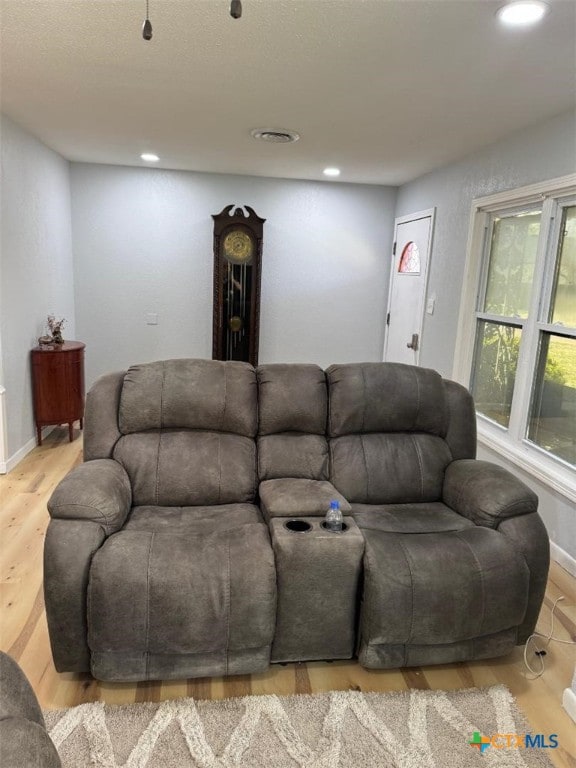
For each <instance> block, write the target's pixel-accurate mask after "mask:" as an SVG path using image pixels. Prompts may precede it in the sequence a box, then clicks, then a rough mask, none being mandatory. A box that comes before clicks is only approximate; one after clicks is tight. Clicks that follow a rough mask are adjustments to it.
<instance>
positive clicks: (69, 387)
mask: <svg viewBox="0 0 576 768" xmlns="http://www.w3.org/2000/svg"><path fill="white" fill-rule="evenodd" d="M85 346H86V345H85V344H82V342H81V341H65V342H64V344H62V346H60V347H54V348H52V349H46V348H44V349H42V348H41V347H35V348H34V349H33V350H32V352H31V355H32V388H33V392H34V419H35V421H36V433H37V435H38V445H42V427H46V426H49V425H51V424H68V436H69V438H70V442H72V439H73V436H74V432H73V424H74V422H75V421H80V429H82V427H83V419H84V347H85Z"/></svg>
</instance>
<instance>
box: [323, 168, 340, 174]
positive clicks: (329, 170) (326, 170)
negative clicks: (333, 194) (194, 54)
mask: <svg viewBox="0 0 576 768" xmlns="http://www.w3.org/2000/svg"><path fill="white" fill-rule="evenodd" d="M322 173H323V174H324V176H340V168H324V170H323V171H322Z"/></svg>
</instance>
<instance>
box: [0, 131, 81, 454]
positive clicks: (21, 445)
mask: <svg viewBox="0 0 576 768" xmlns="http://www.w3.org/2000/svg"><path fill="white" fill-rule="evenodd" d="M0 130H1V140H0V145H1V162H2V178H1V186H0V194H1V205H0V262H1V283H0V335H1V344H0V349H1V354H2V365H1V367H0V371H1V373H2V380H1V381H0V385H4V386H5V387H6V412H7V454H8V463H9V464H10V463H13V461H14V460H15V459H16V458H18V454H19V452H21V450H22V449H24V450H25V449H26V446H28V447H30V446H32V445H34V442H33V441H34V435H35V430H34V421H33V408H32V387H31V379H30V349H31V348H32V347H33V346H35V345H36V344H37V339H38V336H41V335H42V334H43V333H45V323H46V317H47V315H48V314H49V313H51V312H53V313H54V314H55V315H56V316H58V317H65V318H66V319H67V321H68V322H67V324H66V326H65V328H64V337H65V338H69V339H70V338H74V285H73V267H72V241H71V226H70V178H69V164H68V162H66V161H65V160H63V159H62V157H60V155H58V154H56V153H55V152H53V151H52V150H51V149H48V147H46V146H45V145H44V144H41V143H40V142H39V141H38V140H37V139H35V138H34V137H32V136H31V135H30V134H28V133H26V132H25V131H24V130H22V129H21V128H20V127H19V126H17V125H16V124H15V123H13V122H12V121H11V120H9V119H8V118H6V117H5V116H1V118H0Z"/></svg>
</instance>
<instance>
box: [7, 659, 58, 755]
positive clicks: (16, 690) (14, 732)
mask: <svg viewBox="0 0 576 768" xmlns="http://www.w3.org/2000/svg"><path fill="white" fill-rule="evenodd" d="M0 766H2V768H60V766H61V763H60V758H59V757H58V753H57V752H56V748H55V746H54V744H53V743H52V741H51V739H50V737H49V736H48V734H47V733H46V726H45V723H44V717H43V716H42V710H41V709H40V706H39V704H38V700H37V699H36V696H35V694H34V691H33V690H32V687H31V685H30V683H29V682H28V680H27V679H26V676H25V675H24V672H22V670H21V669H20V667H19V666H18V664H17V663H16V662H15V661H14V659H12V658H11V657H10V656H8V654H6V653H3V652H1V651H0Z"/></svg>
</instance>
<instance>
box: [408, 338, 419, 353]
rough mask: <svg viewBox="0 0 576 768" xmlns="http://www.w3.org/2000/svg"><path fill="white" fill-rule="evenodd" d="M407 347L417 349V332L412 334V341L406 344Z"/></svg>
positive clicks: (415, 350)
mask: <svg viewBox="0 0 576 768" xmlns="http://www.w3.org/2000/svg"><path fill="white" fill-rule="evenodd" d="M406 346H407V347H408V349H413V350H414V352H417V351H418V334H417V333H413V334H412V341H411V342H410V343H409V344H406Z"/></svg>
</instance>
